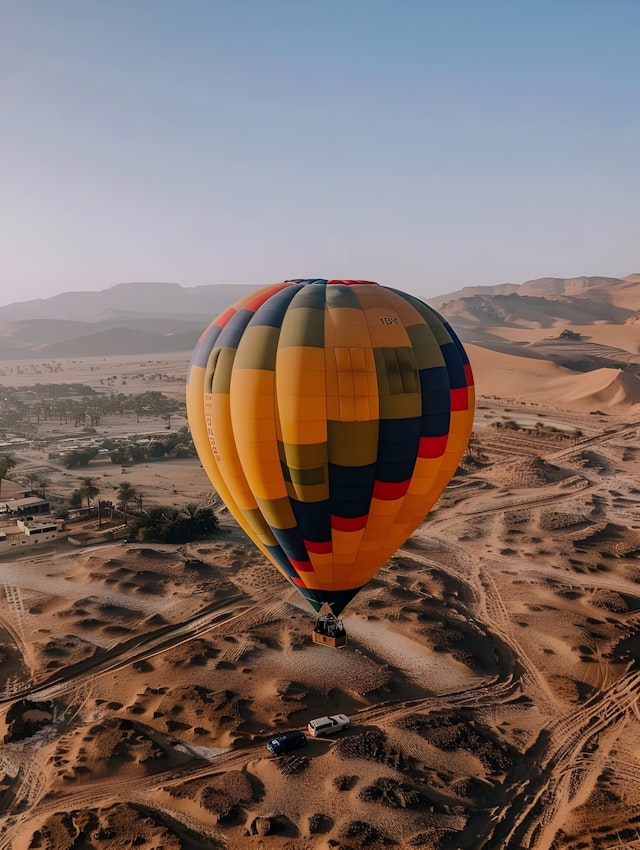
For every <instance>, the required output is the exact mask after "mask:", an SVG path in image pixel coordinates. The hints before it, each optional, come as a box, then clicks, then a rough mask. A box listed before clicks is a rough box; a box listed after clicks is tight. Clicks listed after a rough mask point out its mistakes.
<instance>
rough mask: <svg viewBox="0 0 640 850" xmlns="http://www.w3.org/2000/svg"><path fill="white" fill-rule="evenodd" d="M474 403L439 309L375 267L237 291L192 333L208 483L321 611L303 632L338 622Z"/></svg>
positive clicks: (337, 629)
mask: <svg viewBox="0 0 640 850" xmlns="http://www.w3.org/2000/svg"><path fill="white" fill-rule="evenodd" d="M473 411H474V386H473V376H472V373H471V367H470V365H469V361H468V358H467V356H466V354H465V351H464V349H463V347H462V345H461V344H460V342H459V340H458V338H457V337H456V335H455V333H454V332H453V330H452V329H451V327H450V326H449V325H448V323H447V322H446V321H445V320H444V319H443V318H442V316H440V315H439V314H438V313H437V312H436V311H435V310H433V309H432V308H431V307H429V306H428V305H427V304H425V303H424V302H423V301H421V300H420V299H418V298H416V297H414V296H412V295H408V294H406V293H404V292H401V291H399V290H396V289H392V288H390V287H386V286H381V285H379V284H377V283H372V282H371V281H361V280H311V279H310V280H287V281H284V282H283V283H278V284H275V285H272V286H267V287H265V288H263V289H260V290H257V291H256V292H253V293H252V294H250V295H247V296H246V297H244V298H242V299H240V300H239V301H237V302H236V303H235V304H233V305H232V306H231V307H229V308H228V309H227V310H225V311H224V312H223V313H221V314H220V315H219V316H218V317H217V318H216V319H214V321H213V322H212V323H211V324H210V325H209V326H208V327H207V328H206V330H205V331H204V332H203V333H202V335H201V337H200V340H199V341H198V343H197V345H196V348H195V350H194V352H193V356H192V358H191V363H190V365H189V373H188V379H187V414H188V419H189V426H190V429H191V433H192V436H193V441H194V444H195V446H196V449H197V452H198V455H199V457H200V460H201V462H202V465H203V467H204V469H205V471H206V473H207V475H208V476H209V479H210V480H211V482H212V484H213V486H214V487H215V489H216V490H217V491H218V493H219V495H220V496H221V498H222V499H223V501H224V502H225V503H226V505H227V507H228V508H229V510H230V512H231V513H232V514H233V516H234V517H235V519H236V520H237V521H238V523H239V524H240V526H241V527H242V528H243V529H244V530H245V531H246V533H247V534H248V535H249V537H250V538H251V540H252V541H253V542H254V543H255V545H256V546H257V547H258V548H259V549H260V550H261V551H262V552H263V553H264V555H266V557H267V558H268V559H269V560H270V561H271V562H272V564H273V565H274V566H275V567H277V569H278V570H279V571H280V572H281V573H282V574H283V575H284V576H285V578H286V579H287V580H288V581H289V582H290V583H291V584H293V585H294V586H295V587H296V588H297V590H298V591H299V592H300V593H301V594H302V596H303V597H304V598H305V599H306V600H307V602H308V603H309V604H310V605H311V607H312V608H313V609H314V610H315V611H316V612H321V609H322V611H330V614H329V615H328V617H321V618H320V620H319V621H318V622H319V624H318V625H317V627H316V630H315V632H314V639H315V638H316V637H317V636H318V635H321V634H325V635H326V633H327V631H331V630H333V631H334V634H338V636H342V635H343V630H341V626H342V624H341V622H339V621H337V620H336V618H338V617H339V616H340V614H341V613H342V611H343V609H344V608H345V606H346V605H347V604H348V603H349V602H350V600H351V599H353V597H354V596H355V595H356V593H357V592H358V591H359V590H360V589H361V588H363V587H364V586H365V585H366V583H367V582H368V581H369V580H370V579H371V578H372V576H373V575H374V574H375V573H376V572H377V571H378V570H379V569H380V568H381V567H382V566H383V565H384V564H385V562H386V561H387V560H388V559H389V558H390V557H391V556H392V555H393V553H394V552H395V551H396V549H397V548H398V547H399V546H401V545H402V544H403V543H404V542H405V540H406V539H407V538H408V537H409V536H410V535H411V534H412V532H413V531H414V530H415V529H416V528H417V527H418V526H419V525H420V523H421V522H422V521H423V520H424V518H425V517H426V515H427V514H428V512H429V510H430V509H431V508H432V506H433V505H434V504H435V502H436V501H437V499H438V498H439V496H440V494H441V493H442V491H443V489H444V488H445V486H446V485H447V483H448V482H449V480H450V478H451V476H452V475H453V473H454V472H455V470H456V468H457V466H458V463H459V461H460V459H461V457H462V454H463V452H464V450H465V447H466V445H467V442H468V439H469V436H470V434H471V427H472V422H473ZM275 592H279V591H278V590H277V589H276V586H275V583H274V593H275ZM327 606H328V607H327ZM328 621H329V628H327V622H328ZM318 639H320V638H318ZM323 642H329V643H335V641H331V640H329V641H323ZM342 642H344V641H342Z"/></svg>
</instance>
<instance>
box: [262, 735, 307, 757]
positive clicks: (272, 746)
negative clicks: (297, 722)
mask: <svg viewBox="0 0 640 850" xmlns="http://www.w3.org/2000/svg"><path fill="white" fill-rule="evenodd" d="M306 745H307V736H306V735H305V734H304V732H300V731H298V729H292V730H291V731H290V732H282V733H281V734H280V735H276V736H275V738H272V739H271V740H270V741H267V749H268V750H269V752H270V753H273V754H274V756H281V755H283V754H284V753H290V752H291V750H297V749H298V748H299V747H306Z"/></svg>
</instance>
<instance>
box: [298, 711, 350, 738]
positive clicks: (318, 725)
mask: <svg viewBox="0 0 640 850" xmlns="http://www.w3.org/2000/svg"><path fill="white" fill-rule="evenodd" d="M350 723H351V721H350V720H349V718H348V717H347V715H346V714H332V715H331V717H317V718H316V719H315V720H310V721H309V723H308V725H307V730H308V732H309V734H310V735H313V737H314V738H317V737H318V735H333V733H334V732H340V731H342V729H347V728H348V727H349V724H350Z"/></svg>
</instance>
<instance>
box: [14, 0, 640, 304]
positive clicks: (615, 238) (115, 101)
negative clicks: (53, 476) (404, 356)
mask: <svg viewBox="0 0 640 850" xmlns="http://www.w3.org/2000/svg"><path fill="white" fill-rule="evenodd" d="M639 38H640V2H639V0H504V2H498V0H0V87H1V91H0V170H1V173H0V218H1V220H0V263H1V266H0V292H1V295H0V301H1V302H2V303H8V302H10V301H21V300H26V299H30V298H35V297H47V296H50V295H54V294H56V293H58V292H62V291H68V290H74V289H103V288H106V287H108V286H111V285H113V284H116V283H119V282H121V281H132V280H153V281H175V282H178V283H181V284H183V285H196V284H205V283H247V284H249V283H250V284H256V285H258V284H259V285H262V284H265V283H270V282H273V281H277V280H282V279H284V278H292V277H358V278H368V279H372V280H378V281H380V282H381V283H387V284H391V285H396V286H399V287H400V288H405V289H408V290H409V291H413V292H415V293H418V294H422V295H424V296H426V297H428V296H430V295H435V294H438V293H443V292H448V291H452V290H453V289H456V288H459V287H461V286H464V285H467V284H490V283H502V282H506V281H511V282H514V283H520V282H522V281H524V280H526V279H528V278H534V277H542V276H547V275H553V276H558V277H568V276H574V275H580V274H594V275H596V274H604V275H611V276H622V275H626V274H630V273H632V272H640V256H639V255H640V191H639V190H640V179H639V176H640V63H639V60H638V43H639Z"/></svg>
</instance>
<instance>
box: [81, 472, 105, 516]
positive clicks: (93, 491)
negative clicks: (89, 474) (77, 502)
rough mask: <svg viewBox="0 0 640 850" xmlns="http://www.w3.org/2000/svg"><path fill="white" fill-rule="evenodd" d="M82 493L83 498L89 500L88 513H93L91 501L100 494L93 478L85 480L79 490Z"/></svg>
mask: <svg viewBox="0 0 640 850" xmlns="http://www.w3.org/2000/svg"><path fill="white" fill-rule="evenodd" d="M78 489H79V490H80V492H81V493H82V498H83V499H86V500H87V511H88V512H89V513H91V501H92V499H95V498H96V496H97V495H98V494H99V493H100V490H99V489H98V488H97V487H96V485H95V482H94V480H93V478H83V479H82V481H81V482H80V487H79V488H78ZM100 519H101V517H100V501H98V523H99V522H100Z"/></svg>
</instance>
